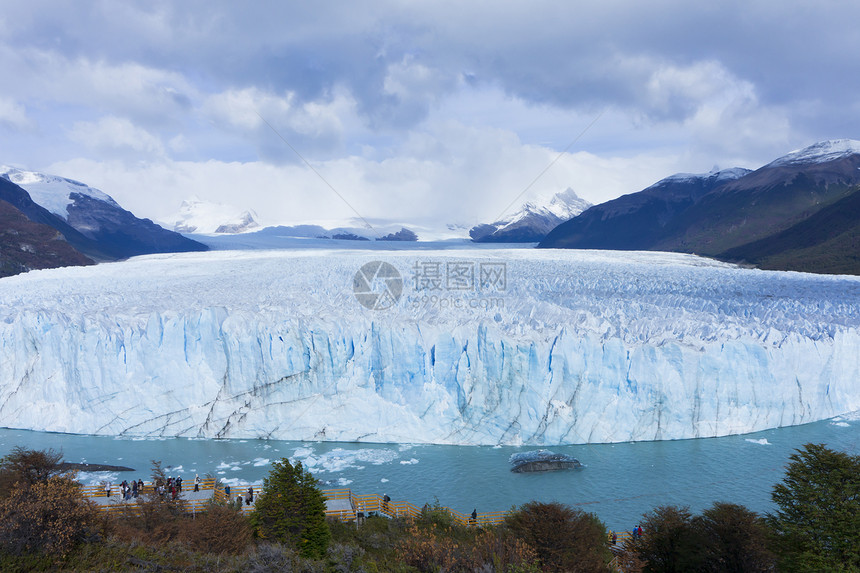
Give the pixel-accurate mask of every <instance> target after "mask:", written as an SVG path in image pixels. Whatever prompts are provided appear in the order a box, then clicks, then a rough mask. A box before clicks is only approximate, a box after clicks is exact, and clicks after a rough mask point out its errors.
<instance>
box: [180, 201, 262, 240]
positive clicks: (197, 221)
mask: <svg viewBox="0 0 860 573" xmlns="http://www.w3.org/2000/svg"><path fill="white" fill-rule="evenodd" d="M257 219H258V217H257V214H256V213H255V212H254V211H253V210H250V209H249V210H242V209H239V208H238V207H234V206H233V205H227V204H224V203H215V202H213V201H204V200H203V199H200V198H199V197H192V198H190V199H186V200H185V201H183V202H182V204H181V205H180V206H179V211H178V212H177V213H176V214H175V215H173V216H171V217H167V218H166V223H167V226H168V227H169V228H171V229H173V230H174V231H176V232H177V233H218V234H220V233H244V232H246V231H250V230H253V229H257V228H259V227H260V224H259V223H258V222H257Z"/></svg>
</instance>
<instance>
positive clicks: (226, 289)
mask: <svg viewBox="0 0 860 573" xmlns="http://www.w3.org/2000/svg"><path fill="white" fill-rule="evenodd" d="M371 260H385V261H388V262H390V263H391V264H393V265H394V266H395V267H397V268H398V269H399V270H400V272H401V273H402V275H403V278H404V281H405V284H404V296H403V298H402V299H401V300H400V301H399V302H398V303H397V305H395V306H394V307H393V308H391V309H388V310H377V311H372V310H367V309H365V308H364V307H362V306H361V305H359V304H358V303H357V301H356V300H355V298H354V297H353V295H352V278H353V275H354V273H355V272H356V271H357V270H358V268H359V267H360V266H361V265H362V264H363V263H364V262H367V261H371ZM417 261H424V262H430V263H441V267H440V268H443V269H444V268H445V263H446V262H452V261H455V262H458V263H463V262H466V263H476V264H477V263H480V262H492V263H494V264H498V263H503V264H504V265H505V268H506V272H507V285H506V288H505V289H504V290H503V291H501V290H496V291H494V292H482V291H480V290H479V289H474V290H472V291H463V290H461V291H453V290H441V291H435V292H434V293H432V295H431V293H429V292H428V291H419V290H417V289H416V288H415V285H414V281H413V279H414V278H415V277H414V275H413V274H412V273H413V269H414V268H416V267H415V263H416V262H417ZM434 296H435V299H434V298H433V297H434ZM0 301H2V307H0V425H2V426H6V427H13V428H27V429H35V430H46V431H58V432H73V433H86V434H108V435H140V436H199V437H253V438H257V437H267V438H278V439H307V440H311V439H313V440H320V439H322V440H340V441H354V440H360V441H376V442H388V441H393V442H428V443H444V444H537V445H552V444H564V443H587V442H591V443H594V442H617V441H628V440H660V439H677V438H690V437H705V436H720V435H726V434H733V433H742V432H750V431H757V430H761V429H766V428H773V427H779V426H786V425H793V424H801V423H806V422H811V421H815V420H819V419H824V418H828V417H832V416H835V415H838V414H841V413H844V412H847V411H853V410H858V409H860V385H858V384H857V382H858V380H860V360H858V356H860V328H858V327H860V280H858V278H856V277H830V276H817V275H807V274H801V273H779V272H763V271H757V270H749V269H738V268H734V267H731V266H729V265H723V264H720V263H715V262H713V261H708V260H705V259H700V258H697V257H694V256H687V255H674V254H666V253H607V252H589V251H579V252H552V251H540V252H534V251H522V250H519V251H517V250H474V251H472V250H470V251H436V252H418V251H406V252H384V253H383V252H370V253H368V252H337V251H319V250H314V251H289V252H283V251H281V252H244V253H238V252H220V253H217V252H216V253H200V254H182V255H159V256H148V257H139V258H136V259H132V260H130V261H125V262H121V263H111V264H103V265H98V266H97V267H88V268H69V269H54V270H49V271H36V272H31V273H28V274H26V275H21V276H17V277H10V278H7V279H2V280H0ZM458 301H459V302H458Z"/></svg>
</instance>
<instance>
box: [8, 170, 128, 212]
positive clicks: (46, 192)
mask: <svg viewBox="0 0 860 573" xmlns="http://www.w3.org/2000/svg"><path fill="white" fill-rule="evenodd" d="M0 177H3V178H5V179H8V180H9V181H11V182H12V183H14V184H15V185H17V186H19V187H21V188H22V189H24V190H25V191H27V193H29V194H30V198H31V199H32V200H33V201H34V202H36V203H37V204H39V205H41V206H42V207H44V208H45V209H47V210H48V211H50V212H51V213H53V214H55V215H57V216H58V217H60V218H61V219H63V220H64V221H68V219H69V211H68V208H69V205H72V204H73V203H74V202H75V200H74V198H73V197H72V195H73V194H75V193H79V194H81V195H84V196H86V197H92V198H93V199H97V200H99V201H103V202H105V203H108V204H110V205H113V206H115V207H119V205H118V204H117V202H116V201H114V200H113V198H112V197H111V196H110V195H108V194H107V193H104V192H103V191H99V190H98V189H95V188H93V187H90V186H89V185H87V184H85V183H81V182H80V181H75V180H73V179H66V178H65V177H57V176H56V175H47V174H45V173H38V172H36V171H25V170H23V169H16V168H14V167H6V166H2V167H0Z"/></svg>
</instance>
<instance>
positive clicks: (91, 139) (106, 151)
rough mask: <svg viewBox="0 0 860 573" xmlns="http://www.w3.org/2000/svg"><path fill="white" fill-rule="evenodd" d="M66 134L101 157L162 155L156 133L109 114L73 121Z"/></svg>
mask: <svg viewBox="0 0 860 573" xmlns="http://www.w3.org/2000/svg"><path fill="white" fill-rule="evenodd" d="M69 137H70V139H72V140H73V141H76V142H78V143H81V144H83V145H85V146H87V147H88V148H90V149H92V150H94V151H96V152H98V153H99V155H100V156H102V157H114V156H131V157H135V158H138V159H150V158H153V157H162V156H164V146H163V145H162V143H161V140H160V139H159V138H158V137H156V136H154V135H152V134H151V133H149V132H147V131H146V130H145V129H143V128H140V127H137V126H135V125H134V124H132V123H131V121H129V120H128V119H125V118H119V117H114V116H109V117H103V118H101V119H99V120H98V121H96V122H89V121H79V122H76V123H75V124H74V126H73V127H72V129H71V131H70V132H69Z"/></svg>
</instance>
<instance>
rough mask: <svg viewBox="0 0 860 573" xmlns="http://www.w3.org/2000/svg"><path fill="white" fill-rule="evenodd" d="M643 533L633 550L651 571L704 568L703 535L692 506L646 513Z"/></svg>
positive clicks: (672, 572)
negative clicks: (694, 518) (695, 520)
mask: <svg viewBox="0 0 860 573" xmlns="http://www.w3.org/2000/svg"><path fill="white" fill-rule="evenodd" d="M642 519H643V521H642V528H643V535H642V538H641V539H638V540H636V541H635V542H634V543H633V551H634V552H635V553H636V555H637V556H638V557H639V558H640V559H642V560H643V561H646V562H647V564H646V565H645V569H644V570H645V571H647V572H649V573H656V572H658V571H659V572H661V573H681V572H686V571H696V570H698V569H699V568H700V567H701V561H702V555H701V546H702V538H701V536H700V534H699V532H698V531H697V530H696V528H695V527H694V525H693V516H692V514H691V513H690V508H688V507H678V506H675V505H663V506H659V507H657V508H655V509H653V510H651V511H650V512H648V513H646V514H645V515H643V516H642Z"/></svg>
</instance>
